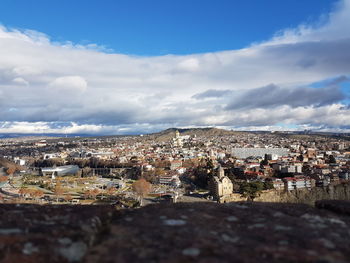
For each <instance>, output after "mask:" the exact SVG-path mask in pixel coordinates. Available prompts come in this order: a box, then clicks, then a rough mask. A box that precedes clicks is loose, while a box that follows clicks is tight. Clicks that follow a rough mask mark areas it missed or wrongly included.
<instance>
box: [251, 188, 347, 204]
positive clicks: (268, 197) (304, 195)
mask: <svg viewBox="0 0 350 263" xmlns="http://www.w3.org/2000/svg"><path fill="white" fill-rule="evenodd" d="M323 199H328V200H350V184H339V185H334V186H333V185H329V186H327V187H314V188H312V189H310V190H307V189H303V190H294V191H290V192H284V191H282V192H281V191H276V190H269V191H264V192H263V193H261V195H260V196H259V197H257V198H255V199H254V201H255V202H278V203H303V204H309V205H314V203H315V201H317V200H323Z"/></svg>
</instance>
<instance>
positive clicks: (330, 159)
mask: <svg viewBox="0 0 350 263" xmlns="http://www.w3.org/2000/svg"><path fill="white" fill-rule="evenodd" d="M329 163H337V160H336V159H335V157H334V156H333V155H330V156H329Z"/></svg>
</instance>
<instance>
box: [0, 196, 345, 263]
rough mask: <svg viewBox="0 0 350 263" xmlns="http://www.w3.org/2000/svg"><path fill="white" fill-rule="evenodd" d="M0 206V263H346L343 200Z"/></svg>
mask: <svg viewBox="0 0 350 263" xmlns="http://www.w3.org/2000/svg"><path fill="white" fill-rule="evenodd" d="M316 207H319V208H321V209H318V208H315V207H311V206H308V205H304V204H286V203H255V202H254V203H249V202H244V203H227V204H216V203H178V204H161V205H150V206H146V207H143V208H140V209H135V210H115V209H114V208H113V207H108V206H38V205H20V206H17V205H0V212H1V216H0V220H1V228H0V262H24V263H29V262H38V263H40V262H102V263H103V262H339V263H341V262H344V263H345V262H349V260H348V259H349V258H350V248H349V246H348V241H349V240H350V231H349V230H348V229H349V227H350V216H349V211H350V202H346V201H319V202H317V206H316Z"/></svg>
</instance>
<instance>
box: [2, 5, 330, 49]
mask: <svg viewBox="0 0 350 263" xmlns="http://www.w3.org/2000/svg"><path fill="white" fill-rule="evenodd" d="M335 2H336V1H334V0H333V1H331V0H307V1H298V0H282V1H281V0H219V1H214V0H173V1H170V0H103V1H97V0H73V1H72V0H50V1H48V0H1V2H0V23H2V24H3V25H5V26H8V27H14V28H22V29H33V30H36V31H39V32H43V33H45V34H47V35H49V36H50V37H51V39H52V40H54V41H67V40H69V41H72V42H74V43H81V44H88V43H97V44H99V45H103V46H105V47H106V48H109V49H112V50H114V52H117V53H123V54H134V55H164V54H192V53H202V52H212V51H220V50H232V49H240V48H244V47H246V46H248V45H250V44H251V43H253V42H257V41H263V40H267V39H269V38H270V37H271V36H272V35H273V34H275V33H276V32H277V31H279V30H282V29H285V28H294V27H296V26H298V25H299V24H300V23H302V22H304V23H305V22H311V23H315V22H317V21H318V20H319V16H320V15H321V14H327V13H328V12H330V10H331V9H332V7H333V6H334V3H335Z"/></svg>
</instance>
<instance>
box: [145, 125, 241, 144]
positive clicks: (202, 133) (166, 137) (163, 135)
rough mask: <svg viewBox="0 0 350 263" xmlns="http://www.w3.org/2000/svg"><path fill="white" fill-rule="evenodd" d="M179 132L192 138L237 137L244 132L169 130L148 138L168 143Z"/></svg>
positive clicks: (205, 129)
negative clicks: (236, 135)
mask: <svg viewBox="0 0 350 263" xmlns="http://www.w3.org/2000/svg"><path fill="white" fill-rule="evenodd" d="M176 131H179V132H180V134H181V135H190V136H194V135H196V136H208V137H209V136H225V135H235V134H239V133H242V132H237V131H229V130H224V129H218V128H212V127H208V128H169V129H166V130H164V131H160V132H157V133H152V134H149V135H148V136H149V137H151V138H152V139H155V140H157V141H168V140H170V139H171V138H173V137H174V136H175V132H176Z"/></svg>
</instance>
